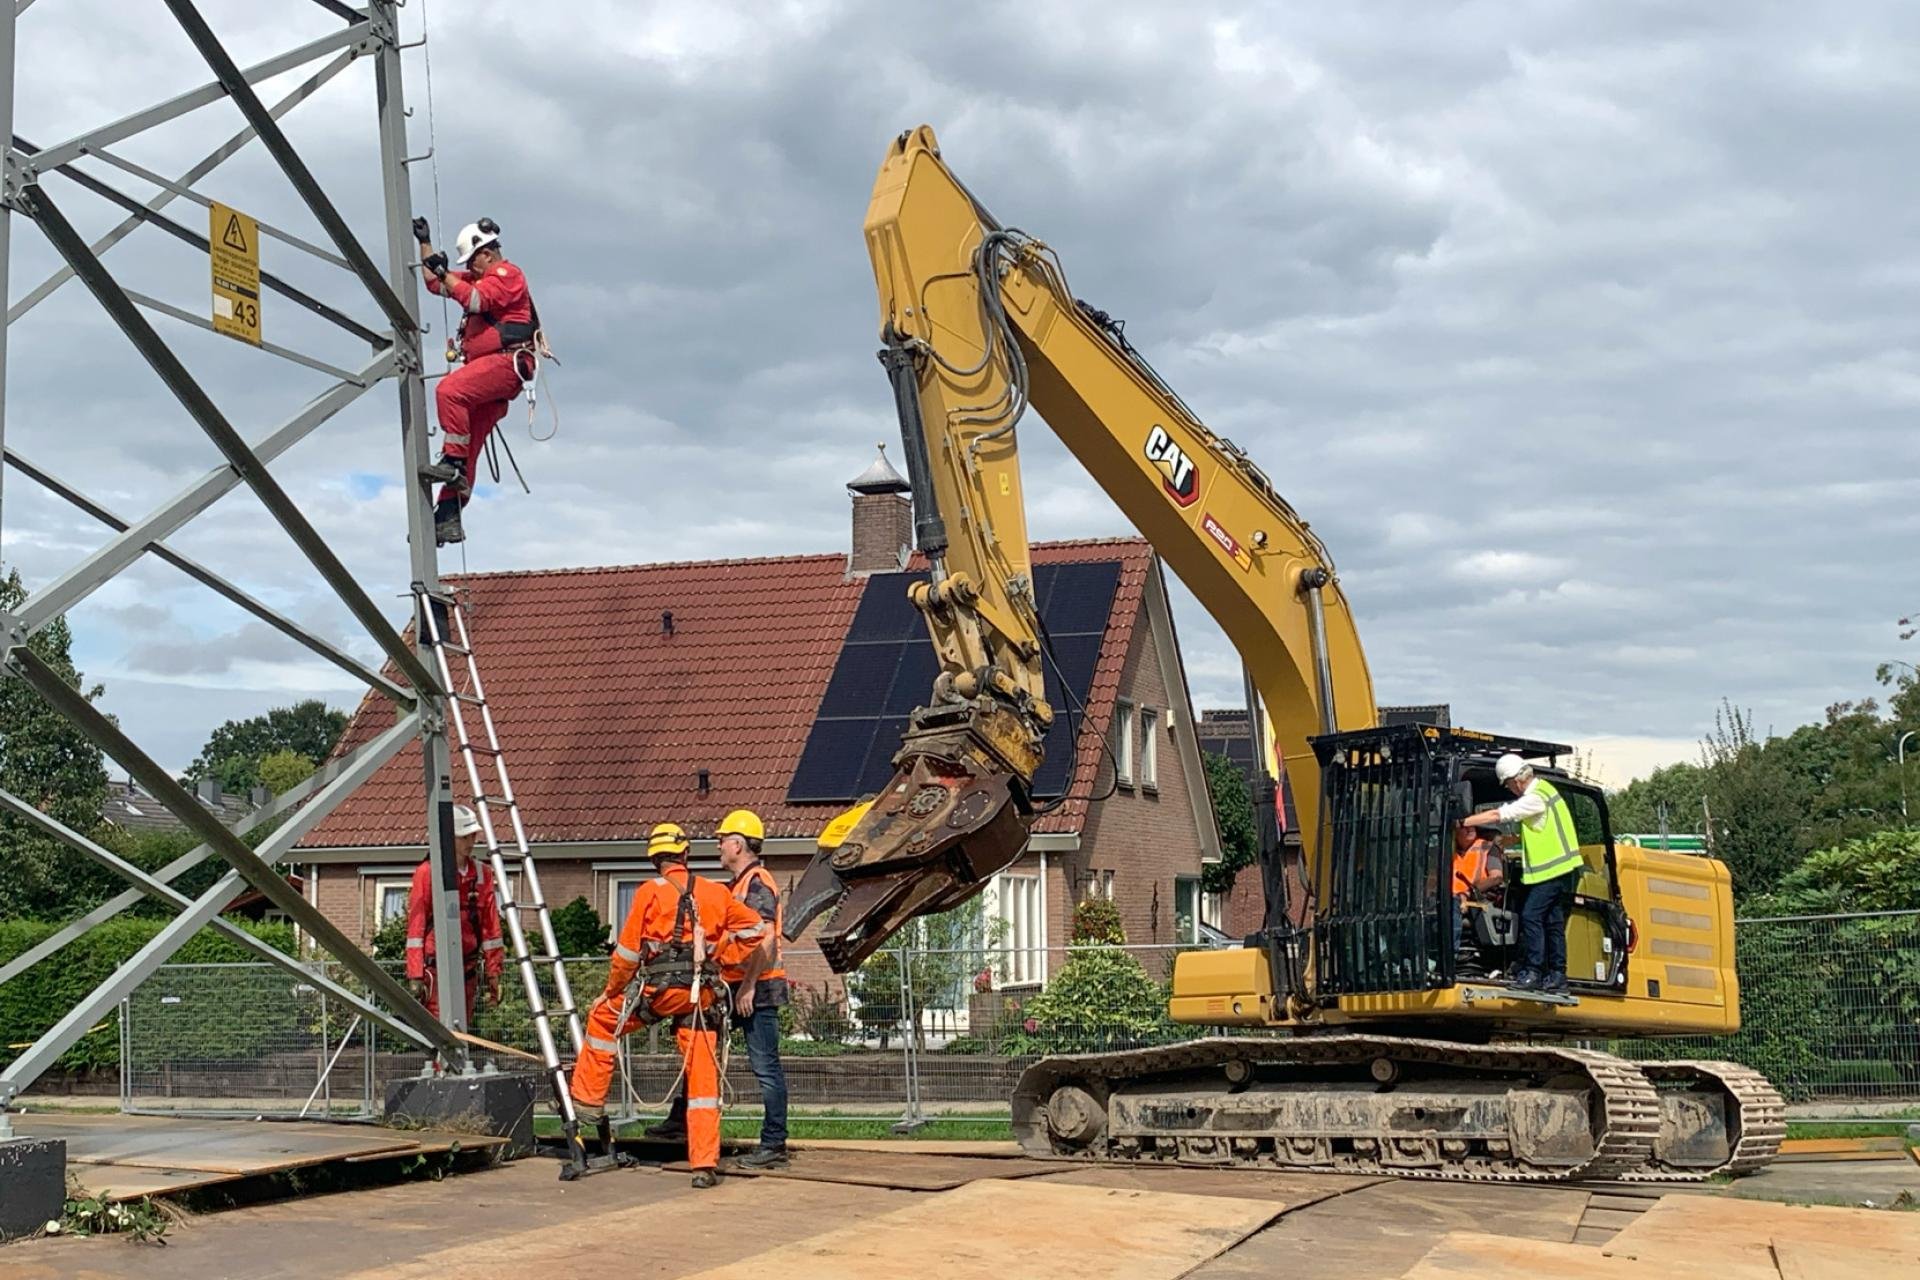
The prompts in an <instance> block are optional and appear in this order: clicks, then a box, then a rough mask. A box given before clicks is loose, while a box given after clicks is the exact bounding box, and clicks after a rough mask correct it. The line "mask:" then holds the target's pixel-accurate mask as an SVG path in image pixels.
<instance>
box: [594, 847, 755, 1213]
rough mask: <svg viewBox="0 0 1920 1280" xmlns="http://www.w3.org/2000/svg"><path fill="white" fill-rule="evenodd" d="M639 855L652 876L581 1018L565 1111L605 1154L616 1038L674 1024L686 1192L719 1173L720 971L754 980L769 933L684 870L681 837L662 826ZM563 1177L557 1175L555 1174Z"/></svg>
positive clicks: (719, 890)
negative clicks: (736, 970) (681, 1083)
mask: <svg viewBox="0 0 1920 1280" xmlns="http://www.w3.org/2000/svg"><path fill="white" fill-rule="evenodd" d="M647 856H648V857H649V858H651V859H653V865H654V868H655V869H656V870H657V871H659V873H660V874H659V875H658V876H657V877H656V878H654V879H652V880H649V881H647V882H646V883H645V884H643V885H641V886H640V889H639V891H638V892H636V893H635V894H634V895H633V905H632V906H631V907H630V908H628V910H627V919H626V923H625V924H623V925H621V927H620V939H619V942H618V943H617V944H616V945H615V946H614V949H613V961H612V963H611V964H610V965H608V967H607V985H606V989H605V990H604V991H602V992H601V993H600V997H599V999H597V1000H595V1001H594V1002H593V1006H592V1007H591V1008H590V1009H588V1010H587V1038H586V1043H585V1044H584V1045H583V1046H582V1047H581V1050H580V1057H579V1059H578V1061H576V1062H575V1063H574V1067H573V1079H572V1081H571V1083H570V1088H571V1091H572V1093H573V1109H574V1114H575V1115H577V1116H578V1117H579V1118H580V1120H581V1122H582V1123H583V1124H585V1123H588V1122H591V1123H592V1124H594V1125H595V1126H596V1127H597V1128H598V1130H599V1133H600V1143H601V1147H602V1149H603V1150H604V1151H605V1153H606V1154H607V1155H609V1156H611V1155H613V1154H614V1153H613V1131H612V1127H611V1126H610V1125H609V1123H608V1121H607V1090H608V1089H609V1088H611V1087H612V1085H613V1066H614V1061H613V1056H614V1053H615V1052H616V1050H618V1048H619V1045H618V1043H617V1038H618V1037H620V1036H623V1035H625V1034H627V1033H628V1032H630V1031H634V1030H637V1029H639V1028H641V1027H644V1026H647V1025H649V1024H650V1023H655V1022H661V1021H665V1020H667V1019H671V1020H672V1021H673V1039H674V1043H675V1044H676V1045H678V1047H679V1049H680V1059H681V1063H682V1072H683V1074H684V1077H685V1081H686V1090H687V1163H688V1164H689V1165H691V1166H692V1167H693V1185H694V1186H695V1187H696V1188H705V1187H711V1186H713V1185H714V1184H715V1183H716V1182H718V1181H719V1173H718V1169H719V1165H720V1037H721V1036H723V1035H725V1034H726V1004H725V1003H724V1001H721V1002H719V1003H716V1001H717V1000H719V992H720V991H721V990H722V989H723V988H722V987H721V982H720V970H721V968H723V967H733V966H739V967H740V971H741V973H742V974H743V975H744V978H745V980H747V981H752V980H753V979H754V978H757V977H758V976H759V973H760V970H761V969H762V967H763V966H764V958H765V952H764V951H763V950H762V948H761V941H762V939H764V938H765V936H766V931H767V930H768V929H770V928H772V927H773V926H772V924H770V923H768V922H766V921H763V920H762V919H761V918H760V915H759V913H758V912H756V911H754V910H753V908H751V907H749V906H747V905H746V903H744V902H741V901H740V900H739V899H737V898H735V897H734V896H733V894H732V893H730V892H729V891H728V890H727V888H726V886H724V885H720V884H716V883H714V882H713V881H711V880H708V879H705V878H703V877H701V876H696V875H694V874H693V872H691V871H689V870H688V869H687V835H686V832H684V831H682V830H681V829H680V827H679V826H678V825H677V824H675V823H671V822H663V823H661V824H660V825H659V826H657V827H655V828H654V829H653V832H652V834H651V835H650V836H649V837H648V839H647ZM561 1176H562V1177H563V1178H564V1177H565V1176H566V1175H565V1174H564V1173H563V1174H562V1175H561Z"/></svg>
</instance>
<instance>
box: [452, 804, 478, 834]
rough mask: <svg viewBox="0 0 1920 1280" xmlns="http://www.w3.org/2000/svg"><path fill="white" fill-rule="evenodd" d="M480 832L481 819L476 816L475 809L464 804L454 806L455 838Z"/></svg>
mask: <svg viewBox="0 0 1920 1280" xmlns="http://www.w3.org/2000/svg"><path fill="white" fill-rule="evenodd" d="M479 833H480V819H479V818H478V817H477V816H475V814H474V812H473V810H471V809H469V808H467V806H465V805H463V804H457V805H455V806H453V834H454V836H455V838H456V839H457V838H458V837H460V836H472V835H478V834H479Z"/></svg>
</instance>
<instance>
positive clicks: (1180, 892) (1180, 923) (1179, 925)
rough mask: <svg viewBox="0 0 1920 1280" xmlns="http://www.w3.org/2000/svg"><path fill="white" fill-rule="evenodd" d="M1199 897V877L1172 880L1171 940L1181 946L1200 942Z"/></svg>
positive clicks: (1182, 877)
mask: <svg viewBox="0 0 1920 1280" xmlns="http://www.w3.org/2000/svg"><path fill="white" fill-rule="evenodd" d="M1201 897H1202V895H1201V893H1200V877H1199V876H1175V877H1174V878H1173V940H1174V941H1175V942H1177V943H1179V944H1180V945H1182V946H1192V945H1194V944H1196V943H1198V942H1199V941H1200V910H1201V902H1200V899H1201Z"/></svg>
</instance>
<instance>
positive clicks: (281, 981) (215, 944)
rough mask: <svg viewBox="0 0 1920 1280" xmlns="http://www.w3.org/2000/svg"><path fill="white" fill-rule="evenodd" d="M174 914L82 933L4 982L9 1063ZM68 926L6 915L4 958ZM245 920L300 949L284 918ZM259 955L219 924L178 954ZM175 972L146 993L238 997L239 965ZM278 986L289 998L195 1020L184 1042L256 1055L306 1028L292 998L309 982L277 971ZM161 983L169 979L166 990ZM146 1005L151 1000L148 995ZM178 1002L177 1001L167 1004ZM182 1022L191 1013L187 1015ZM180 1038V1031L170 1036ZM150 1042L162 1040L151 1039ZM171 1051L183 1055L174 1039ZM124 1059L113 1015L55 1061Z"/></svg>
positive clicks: (1, 1034)
mask: <svg viewBox="0 0 1920 1280" xmlns="http://www.w3.org/2000/svg"><path fill="white" fill-rule="evenodd" d="M165 923H166V922H165V921H162V920H147V919H127V918H121V919H116V920H109V921H107V922H106V923H105V924H102V925H99V926H98V927H96V928H94V929H91V930H89V931H88V932H87V933H85V934H82V935H81V936H80V937H79V938H76V939H75V940H74V941H73V942H71V943H69V944H68V945H67V946H66V947H64V948H62V949H61V950H60V951H59V952H58V953H57V954H56V955H54V956H52V957H49V958H48V959H46V960H43V961H41V962H40V963H39V964H36V965H34V966H33V967H32V968H31V969H28V970H27V971H26V972H24V973H22V974H20V975H19V976H18V977H15V978H14V979H13V980H12V981H10V982H8V983H7V984H6V985H5V986H0V1065H3V1064H5V1063H8V1062H11V1061H13V1059H14V1058H15V1057H17V1056H18V1054H19V1052H20V1050H19V1049H15V1048H9V1047H8V1046H10V1045H21V1046H24V1045H26V1044H28V1043H31V1042H32V1041H33V1040H35V1039H37V1038H38V1037H39V1036H40V1035H41V1034H42V1033H43V1032H45V1031H46V1030H47V1028H49V1027H51V1026H52V1025H53V1024H54V1023H56V1022H58V1021H59V1020H60V1019H61V1018H63V1017H65V1016H66V1014H67V1012H68V1011H69V1010H70V1009H72V1008H73V1006H74V1005H75V1004H77V1003H78V1002H79V1001H80V1000H81V999H82V998H83V997H84V996H85V995H86V994H87V993H88V992H90V991H92V990H93V989H94V988H95V987H96V986H98V985H99V984H100V983H101V982H103V981H105V980H106V978H107V977H108V975H110V974H111V973H112V972H113V971H114V970H115V969H117V968H119V967H120V965H121V964H122V963H124V962H125V961H126V960H128V959H129V958H131V957H132V956H133V954H134V953H135V952H137V951H139V950H140V948H141V947H143V946H145V945H146V944H147V943H149V942H151V941H152V940H153V937H154V935H155V934H157V933H159V932H160V930H161V928H163V927H164V925H165ZM61 927H62V926H61V925H59V924H57V923H55V922H52V921H45V920H8V921H0V963H4V962H6V961H8V960H11V959H12V958H14V957H15V956H17V955H19V954H21V953H22V952H24V951H27V950H29V949H30V948H32V947H33V946H35V945H36V944H37V943H39V942H41V941H42V940H44V939H45V938H47V937H48V936H49V935H51V934H53V933H55V932H56V931H58V930H59V929H60V928H61ZM241 927H242V928H244V929H246V930H247V931H248V932H249V933H251V934H253V935H254V936H255V937H257V938H260V939H262V940H263V941H265V942H267V943H269V944H270V945H272V946H273V947H275V948H276V949H278V950H280V951H284V952H286V953H288V954H289V955H291V954H292V953H293V950H294V946H293V929H292V928H291V927H290V926H288V925H284V924H262V925H256V924H246V923H242V924H241ZM255 954H256V953H255V952H253V951H252V950H251V949H249V948H246V947H243V946H242V945H241V944H240V943H238V942H235V941H233V940H232V939H230V938H228V937H226V936H225V935H223V934H221V933H218V932H216V931H215V930H213V929H211V928H207V929H202V930H201V931H200V932H199V933H197V934H195V935H194V936H193V937H192V938H190V939H189V940H188V941H187V943H186V945H185V946H183V947H182V948H181V949H180V950H179V951H177V952H175V953H174V957H173V958H174V961H175V962H176V963H179V964H182V965H189V964H218V963H231V962H236V961H248V960H252V959H254V958H255ZM164 972H165V975H166V976H165V977H164V978H162V977H159V976H156V977H155V978H150V979H148V981H147V982H146V983H145V984H143V985H142V987H141V988H140V995H141V997H152V998H154V999H155V1000H157V999H158V998H159V996H160V995H161V994H172V995H174V996H175V998H176V999H178V1000H180V1001H182V1002H184V1001H185V1000H187V999H189V998H204V999H220V998H224V999H233V998H234V992H233V986H232V982H231V974H232V972H233V971H231V970H205V969H202V970H194V969H175V970H168V971H164ZM271 981H272V984H273V988H274V990H275V991H276V992H277V993H279V994H280V996H281V998H279V999H277V1000H274V1001H270V1002H268V1007H264V1008H260V1009H257V1010H250V1011H249V1012H248V1016H246V1017H216V1018H196V1019H193V1020H192V1021H193V1024H194V1026H193V1029H192V1030H191V1031H190V1032H184V1033H183V1034H185V1035H186V1040H185V1041H184V1042H183V1043H182V1044H181V1046H180V1048H181V1049H183V1050H185V1051H187V1052H190V1053H191V1054H192V1055H193V1056H197V1057H223V1058H224V1057H246V1056H252V1055H255V1054H257V1053H259V1052H261V1051H262V1050H263V1049H264V1048H265V1047H266V1046H268V1045H270V1044H271V1043H272V1041H273V1038H274V1037H275V1036H276V1035H284V1034H286V1033H287V1032H288V1031H290V1030H291V1029H293V1028H294V1027H296V1026H298V1025H299V1024H300V1022H301V1019H302V1017H303V1011H302V1009H301V1008H300V1002H298V1001H295V1000H292V999H288V998H286V993H287V991H288V990H289V989H290V987H292V986H297V985H299V983H298V981H297V979H295V978H294V977H293V976H292V975H291V974H287V973H285V972H283V971H280V970H274V971H273V978H272V980H271ZM156 983H158V984H160V985H162V986H166V987H167V988H168V991H167V992H166V993H161V992H160V991H159V990H158V988H157V987H156ZM143 1003H144V1000H143ZM158 1007H164V1008H168V1009H171V1008H174V1007H177V1006H175V1005H167V1006H158ZM180 1022H181V1024H182V1026H183V1027H184V1024H185V1022H186V1020H185V1019H181V1020H180ZM167 1034H169V1035H171V1032H169V1033H167ZM149 1042H150V1043H151V1042H152V1038H150V1040H149ZM167 1043H168V1052H170V1053H171V1052H175V1051H176V1050H175V1047H174V1045H173V1043H172V1041H171V1040H169V1041H168V1042H167ZM119 1062H120V1036H119V1032H118V1030H117V1027H116V1025H115V1023H114V1022H113V1021H112V1020H111V1019H109V1020H108V1021H107V1022H106V1023H105V1024H104V1025H103V1026H101V1027H100V1028H98V1029H96V1030H94V1031H91V1032H89V1033H88V1034H87V1035H85V1036H83V1037H81V1039H80V1040H78V1041H76V1042H75V1043H74V1044H73V1046H72V1047H70V1048H69V1049H68V1050H67V1051H66V1052H65V1053H63V1054H61V1055H60V1057H59V1058H58V1059H57V1060H56V1061H55V1065H56V1066H58V1067H62V1068H67V1069H70V1070H71V1069H80V1068H87V1067H112V1066H117V1065H118V1064H119Z"/></svg>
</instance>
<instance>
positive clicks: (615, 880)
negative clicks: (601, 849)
mask: <svg viewBox="0 0 1920 1280" xmlns="http://www.w3.org/2000/svg"><path fill="white" fill-rule="evenodd" d="M651 879H653V873H652V872H651V871H609V872H608V873H607V920H608V927H609V928H610V929H611V930H612V931H613V933H615V934H616V935H617V934H618V933H619V932H620V930H621V928H622V926H624V925H625V924H626V923H627V913H626V912H624V911H622V910H620V886H621V885H623V884H630V885H632V886H633V891H634V892H635V893H638V892H639V891H640V886H641V885H643V884H645V883H646V882H647V881H649V880H651ZM627 905H628V907H629V908H631V907H632V905H633V903H632V901H631V900H629V901H628V903H627Z"/></svg>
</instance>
